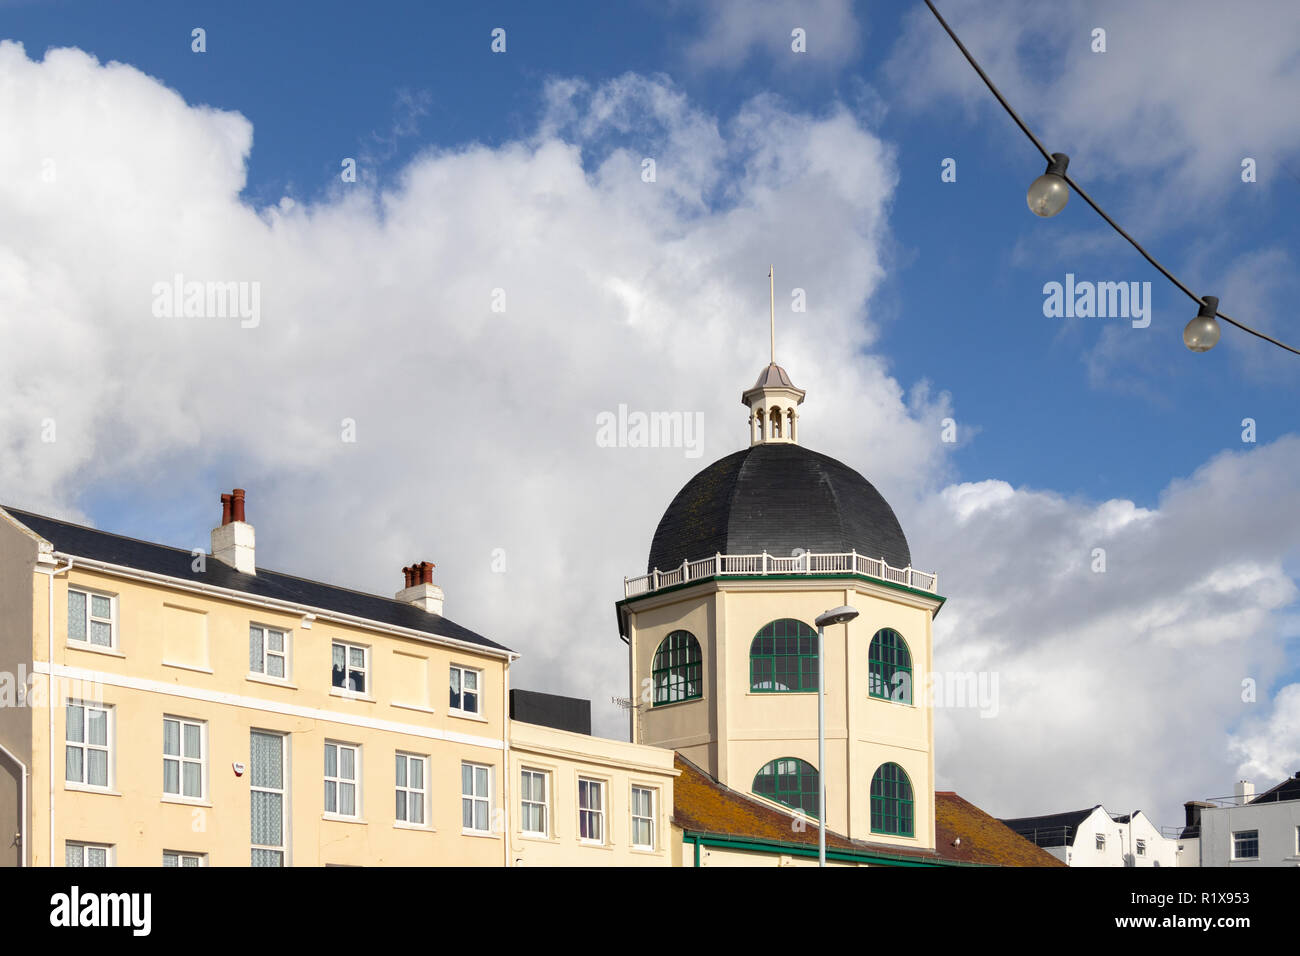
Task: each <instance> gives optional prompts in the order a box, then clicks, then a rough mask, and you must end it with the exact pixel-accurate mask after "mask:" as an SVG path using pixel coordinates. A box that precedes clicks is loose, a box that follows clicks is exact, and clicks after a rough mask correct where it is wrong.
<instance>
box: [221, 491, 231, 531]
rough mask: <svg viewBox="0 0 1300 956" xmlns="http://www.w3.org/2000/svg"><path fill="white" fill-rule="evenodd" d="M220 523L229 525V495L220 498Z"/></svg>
mask: <svg viewBox="0 0 1300 956" xmlns="http://www.w3.org/2000/svg"><path fill="white" fill-rule="evenodd" d="M221 523H222V525H228V524H230V495H222V496H221Z"/></svg>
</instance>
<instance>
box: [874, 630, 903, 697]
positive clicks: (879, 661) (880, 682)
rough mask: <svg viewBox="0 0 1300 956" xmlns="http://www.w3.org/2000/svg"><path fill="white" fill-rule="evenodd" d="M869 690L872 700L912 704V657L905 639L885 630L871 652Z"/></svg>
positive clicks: (876, 636)
mask: <svg viewBox="0 0 1300 956" xmlns="http://www.w3.org/2000/svg"><path fill="white" fill-rule="evenodd" d="M867 686H868V688H869V690H870V693H871V696H872V697H878V698H880V699H882V700H894V701H898V702H900V703H903V704H910V703H911V702H912V653H911V651H909V650H908V649H907V641H905V640H903V635H901V634H899V633H898V632H897V631H895V630H894V629H893V628H889V627H882V628H881V629H880V630H878V631H876V634H875V636H874V637H873V638H872V639H871V647H870V648H869V649H868V651H867Z"/></svg>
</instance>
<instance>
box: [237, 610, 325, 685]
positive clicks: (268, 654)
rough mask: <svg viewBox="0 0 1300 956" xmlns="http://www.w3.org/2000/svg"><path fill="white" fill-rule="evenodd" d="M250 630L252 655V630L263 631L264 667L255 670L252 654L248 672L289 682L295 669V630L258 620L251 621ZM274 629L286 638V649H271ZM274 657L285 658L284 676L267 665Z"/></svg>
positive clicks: (264, 677)
mask: <svg viewBox="0 0 1300 956" xmlns="http://www.w3.org/2000/svg"><path fill="white" fill-rule="evenodd" d="M248 630H249V635H248V638H249V642H248V643H249V647H248V649H249V652H250V655H251V652H252V650H253V647H252V644H253V640H252V638H253V634H252V632H253V631H261V634H262V669H261V670H260V671H259V670H254V669H253V661H252V658H251V656H250V658H249V661H248V673H250V674H254V675H256V676H257V677H260V678H263V679H265V680H273V681H284V682H285V683H286V684H287V683H289V682H290V681H291V680H293V670H292V664H293V654H292V651H291V649H292V647H293V631H291V630H289V629H288V628H283V627H272V626H271V625H269V624H258V623H256V622H249V625H248ZM272 631H275V632H276V633H277V634H280V635H282V636H283V638H284V643H283V645H282V646H283V648H284V650H282V651H273V650H271V648H270V644H271V640H270V638H271V632H272ZM330 653H331V654H332V653H333V649H332V648H331V651H330ZM272 657H279V658H282V659H283V660H284V676H283V677H276V676H275V675H274V674H272V673H271V672H270V669H269V668H268V667H267V666H266V665H267V661H268V660H270V658H272ZM331 685H332V681H331Z"/></svg>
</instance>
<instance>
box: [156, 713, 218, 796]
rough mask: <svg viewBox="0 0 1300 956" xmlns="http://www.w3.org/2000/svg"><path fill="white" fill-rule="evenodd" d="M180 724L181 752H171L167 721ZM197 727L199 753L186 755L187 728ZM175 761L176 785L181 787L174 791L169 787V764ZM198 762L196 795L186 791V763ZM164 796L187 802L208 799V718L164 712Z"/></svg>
mask: <svg viewBox="0 0 1300 956" xmlns="http://www.w3.org/2000/svg"><path fill="white" fill-rule="evenodd" d="M168 721H171V722H172V723H176V724H179V725H180V726H179V727H178V728H177V729H178V731H179V733H180V737H179V740H180V752H179V753H175V754H169V753H168V752H167V723H168ZM186 727H197V728H198V731H199V755H198V756H197V757H187V756H186V755H185V728H186ZM168 762H174V763H175V764H176V765H177V766H176V785H177V786H178V787H179V788H180V789H179V790H178V791H177V792H175V793H173V792H171V791H170V790H168V789H167V764H168ZM186 764H198V767H199V792H198V795H197V796H195V795H193V794H186V793H185V765H186ZM163 798H164V799H166V800H179V801H182V802H185V803H190V802H194V803H203V802H205V801H206V800H207V799H208V722H207V721H206V720H195V719H194V718H193V717H179V716H177V715H175V714H163Z"/></svg>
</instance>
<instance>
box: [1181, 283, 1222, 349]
mask: <svg viewBox="0 0 1300 956" xmlns="http://www.w3.org/2000/svg"><path fill="white" fill-rule="evenodd" d="M1201 301H1202V302H1204V303H1205V304H1204V305H1202V306H1201V309H1200V311H1199V312H1197V313H1196V318H1194V319H1192V321H1190V322H1188V323H1187V328H1185V329H1183V344H1184V345H1186V346H1187V347H1188V348H1189V349H1191V350H1192V351H1193V352H1208V351H1209V350H1210V349H1212V348H1214V346H1215V343H1217V342H1218V341H1219V323H1218V321H1217V320H1216V319H1215V318H1214V313H1216V312H1218V311H1219V300H1218V298H1217V297H1216V296H1212V295H1206V296H1202V297H1201Z"/></svg>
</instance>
